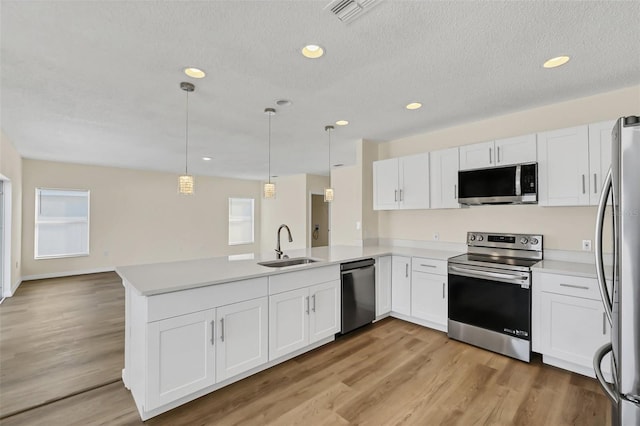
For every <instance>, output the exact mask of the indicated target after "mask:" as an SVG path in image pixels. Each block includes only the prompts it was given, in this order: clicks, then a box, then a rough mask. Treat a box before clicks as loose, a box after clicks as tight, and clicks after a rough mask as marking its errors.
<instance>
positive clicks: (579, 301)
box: [532, 273, 611, 377]
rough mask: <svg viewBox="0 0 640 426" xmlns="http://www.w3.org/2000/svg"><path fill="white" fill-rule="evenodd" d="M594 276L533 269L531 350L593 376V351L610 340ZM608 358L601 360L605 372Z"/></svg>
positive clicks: (545, 360)
mask: <svg viewBox="0 0 640 426" xmlns="http://www.w3.org/2000/svg"><path fill="white" fill-rule="evenodd" d="M597 286H598V284H597V281H596V280H595V278H584V277H576V276H571V275H562V274H550V273H535V274H534V277H533V289H534V292H533V301H532V305H533V306H532V308H533V309H532V326H533V328H532V339H533V342H532V343H533V350H534V351H536V352H540V353H541V354H542V359H543V362H545V363H546V364H550V365H554V366H556V367H560V368H564V369H567V370H571V371H574V372H576V373H580V374H584V375H588V376H591V377H594V376H595V375H594V371H593V355H594V354H595V352H596V350H597V349H598V348H599V347H600V346H602V345H604V344H605V343H608V342H610V341H611V336H610V325H609V322H608V321H607V319H606V316H605V313H604V308H603V305H602V301H601V300H600V297H599V291H598V287H597ZM610 366H611V361H610V358H609V357H608V356H607V358H606V359H605V360H604V361H603V362H602V369H603V372H604V373H605V375H610V373H611V368H610Z"/></svg>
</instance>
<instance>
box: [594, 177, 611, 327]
mask: <svg viewBox="0 0 640 426" xmlns="http://www.w3.org/2000/svg"><path fill="white" fill-rule="evenodd" d="M610 192H611V169H609V172H608V173H607V177H606V178H605V181H604V185H603V186H602V193H601V194H600V204H599V205H598V213H597V215H596V237H595V241H596V275H597V278H598V287H599V289H600V297H601V298H602V304H603V305H604V313H605V314H606V315H607V319H608V320H609V324H613V318H612V315H611V310H612V305H613V303H612V301H611V300H612V299H611V296H610V295H609V290H607V281H606V278H605V275H604V259H603V256H602V228H603V225H604V213H605V210H606V208H607V199H608V198H609V193H610ZM614 244H615V242H614ZM614 250H615V248H614Z"/></svg>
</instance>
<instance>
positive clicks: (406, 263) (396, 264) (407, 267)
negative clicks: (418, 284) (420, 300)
mask: <svg viewBox="0 0 640 426" xmlns="http://www.w3.org/2000/svg"><path fill="white" fill-rule="evenodd" d="M391 310H392V311H393V312H396V313H398V314H403V315H411V258H410V257H404V256H392V257H391Z"/></svg>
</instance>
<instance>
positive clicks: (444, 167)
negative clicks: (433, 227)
mask: <svg viewBox="0 0 640 426" xmlns="http://www.w3.org/2000/svg"><path fill="white" fill-rule="evenodd" d="M458 155H459V153H458V148H449V149H442V150H439V151H432V152H431V153H429V172H430V174H431V182H430V183H431V191H430V194H429V195H430V198H431V204H430V207H431V208H432V209H451V208H454V209H457V208H460V204H459V203H458V169H459V167H458V164H459V157H458Z"/></svg>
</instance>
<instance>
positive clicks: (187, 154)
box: [184, 91, 189, 175]
mask: <svg viewBox="0 0 640 426" xmlns="http://www.w3.org/2000/svg"><path fill="white" fill-rule="evenodd" d="M186 110H187V116H186V119H185V126H184V127H185V130H184V133H185V144H184V174H185V175H188V174H189V172H188V169H187V167H188V164H189V162H188V158H189V92H188V91H187V108H186Z"/></svg>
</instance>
